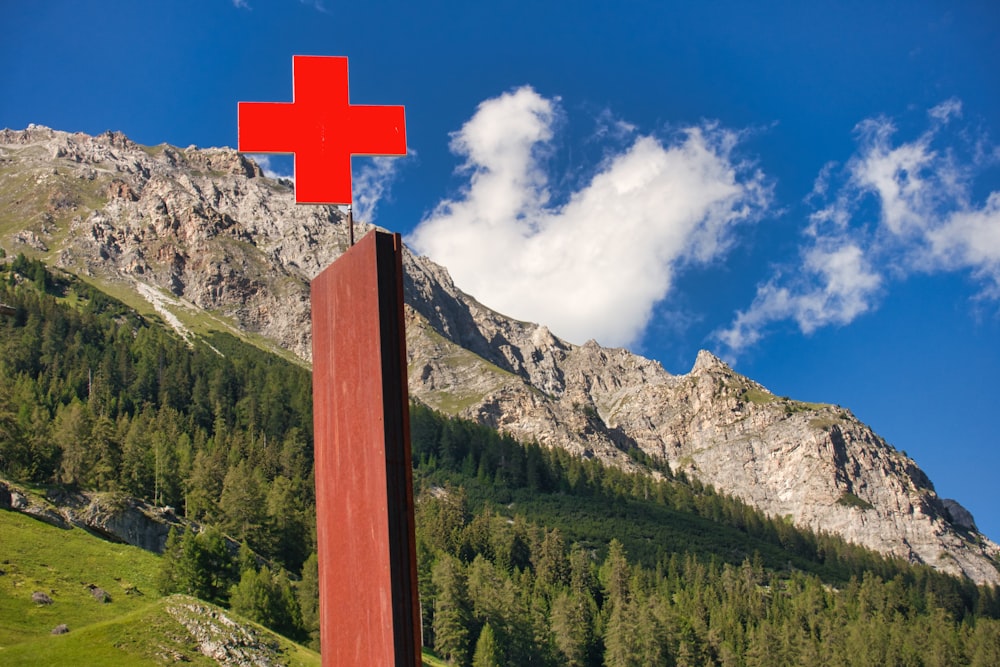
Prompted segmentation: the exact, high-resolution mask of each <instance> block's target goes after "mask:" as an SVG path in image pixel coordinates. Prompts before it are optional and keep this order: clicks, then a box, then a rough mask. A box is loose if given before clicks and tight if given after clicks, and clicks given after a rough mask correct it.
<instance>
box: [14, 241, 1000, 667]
mask: <svg viewBox="0 0 1000 667" xmlns="http://www.w3.org/2000/svg"><path fill="white" fill-rule="evenodd" d="M39 266H40V265H39V264H37V263H35V262H31V261H29V260H25V259H24V258H23V257H19V258H17V259H15V260H14V261H13V263H12V264H11V265H10V266H9V267H7V269H6V270H5V271H3V272H0V277H4V278H6V280H5V283H4V287H3V288H2V291H0V302H3V303H5V304H7V305H8V306H10V307H11V312H12V314H8V315H0V341H2V344H3V346H4V348H3V350H2V355H0V434H2V435H0V474H5V475H8V476H12V477H16V478H20V479H23V480H30V481H32V482H35V483H58V484H65V485H70V486H80V487H85V488H94V489H102V490H118V491H124V492H127V493H130V494H133V495H136V496H139V497H143V498H146V499H149V500H152V501H154V502H157V503H160V504H170V505H173V506H175V507H177V508H178V511H179V512H181V513H183V514H186V515H187V516H188V517H189V518H192V519H197V520H199V521H201V522H204V523H206V524H210V525H212V526H214V528H213V529H210V530H206V531H204V532H202V533H197V534H195V533H194V532H193V531H188V532H186V533H183V534H175V535H173V536H172V537H171V542H170V545H169V547H168V550H169V551H170V557H169V558H168V559H164V561H163V563H164V566H163V567H162V568H161V572H160V578H159V586H160V589H161V590H162V592H163V593H169V592H175V591H177V592H188V593H192V594H195V595H199V596H201V597H203V598H205V599H208V600H214V601H216V602H219V603H222V604H228V605H231V606H232V607H233V608H234V609H239V610H240V611H241V613H243V614H245V615H247V616H248V617H250V618H255V619H257V620H260V621H261V622H263V623H266V624H268V625H270V626H271V627H275V628H280V629H281V631H282V632H284V633H286V634H287V635H289V636H291V637H299V638H302V639H303V640H305V639H306V638H307V637H309V638H311V639H312V641H313V642H315V640H316V629H317V619H316V614H315V586H316V585H315V557H311V554H312V552H313V551H314V538H313V530H314V528H313V526H314V502H313V498H312V488H313V487H312V479H311V475H312V451H311V447H312V437H311V426H312V418H311V398H310V389H311V386H310V378H309V375H308V373H307V372H306V371H304V370H302V369H301V368H299V367H297V366H295V365H293V364H290V363H288V362H287V361H284V360H281V359H279V358H277V357H274V356H273V355H269V354H266V353H264V352H261V351H259V350H256V349H254V348H251V347H249V346H246V345H244V344H242V343H240V342H239V341H238V340H236V339H235V338H232V337H230V336H225V335H222V334H217V335H215V336H213V337H212V338H211V340H210V342H211V345H212V347H209V346H208V345H206V344H204V343H203V342H200V341H199V340H197V339H195V340H194V341H193V342H192V343H190V344H188V343H186V342H185V341H183V340H181V339H179V338H178V337H177V336H175V335H174V334H173V333H171V332H170V331H169V330H167V329H165V328H164V327H161V326H158V325H157V324H156V323H155V322H151V321H149V320H147V319H144V318H142V317H140V316H138V315H137V314H135V313H134V312H132V311H129V310H128V309H126V308H124V307H123V306H121V304H119V303H117V302H115V301H112V300H111V299H109V298H107V297H106V296H104V295H103V294H102V293H100V292H98V291H96V290H94V289H92V288H89V287H87V286H86V285H82V284H80V283H78V282H71V281H59V280H56V279H55V278H53V277H52V276H51V274H48V273H47V272H46V271H45V270H44V266H42V267H41V269H39ZM213 348H214V349H213ZM411 412H412V433H413V454H414V464H415V466H416V472H415V483H416V485H417V491H418V505H417V551H418V569H419V572H420V589H421V590H420V593H421V612H422V614H423V617H424V623H423V628H424V641H425V644H426V645H427V646H429V647H432V648H433V649H434V650H435V651H436V652H437V653H438V654H440V655H442V656H443V657H445V658H447V659H448V660H450V661H451V662H452V663H454V664H466V665H467V664H474V665H488V664H523V665H556V664H559V665H563V664H569V665H600V664H607V665H616V666H617V665H633V664H635V665H646V664H670V665H682V664H720V665H748V666H749V665H761V664H768V665H771V664H793V663H794V664H798V663H809V664H859V665H860V664H866V665H867V664H982V665H986V664H1000V622H998V621H997V620H996V619H997V618H1000V600H998V595H997V591H996V590H995V589H989V588H977V587H976V586H974V585H972V584H971V583H969V582H967V581H961V580H958V579H955V578H952V577H948V576H946V575H943V574H940V573H938V572H936V571H934V570H932V569H930V568H928V567H914V566H910V565H908V564H906V563H902V562H899V561H894V560H891V559H887V558H884V557H882V556H879V555H877V554H874V553H872V552H869V551H867V550H864V549H862V548H859V547H856V546H853V545H849V544H847V543H845V542H844V541H843V540H840V539H837V538H834V537H831V536H827V535H816V534H813V533H810V532H808V531H802V530H799V529H796V528H795V527H793V526H791V525H790V524H788V523H787V522H785V521H782V520H780V519H771V518H768V517H765V516H763V515H761V514H760V513H759V512H756V511H754V510H752V509H751V508H749V507H747V506H745V505H744V504H742V503H740V502H738V501H736V500H734V499H731V498H727V497H724V496H722V495H720V494H717V493H715V492H714V491H713V490H712V489H709V488H703V487H701V485H699V484H698V483H697V482H696V481H690V480H687V479H684V478H683V477H682V478H679V479H675V478H673V477H671V476H670V475H669V470H667V469H666V468H662V469H661V472H662V473H664V475H665V477H664V479H662V480H656V479H654V478H652V477H651V476H648V475H639V474H629V473H625V472H623V471H621V470H618V469H610V468H606V467H604V466H603V465H601V464H600V463H599V462H597V461H593V460H584V459H577V458H574V457H572V456H570V455H569V454H567V453H566V452H564V451H562V450H548V449H544V448H542V447H540V446H538V445H537V444H532V443H529V444H527V445H523V444H521V443H518V442H516V441H514V440H513V439H511V438H509V437H506V436H502V435H499V434H497V433H496V432H494V431H491V430H489V429H487V428H484V427H481V426H478V425H475V424H472V423H469V422H464V421H458V420H448V419H445V418H443V417H442V416H440V415H439V414H437V413H435V412H433V411H431V410H430V409H427V408H425V407H422V406H413V409H412V411H411ZM649 463H651V464H654V465H655V462H652V461H650V462H649ZM223 532H224V533H226V534H228V535H230V536H232V537H234V538H235V539H236V540H238V541H242V542H245V543H246V546H245V548H244V549H243V550H242V551H241V554H235V555H234V554H232V553H231V552H228V551H227V550H226V549H225V548H224V547H220V544H221V539H220V535H221V533H223ZM251 549H252V550H253V551H254V552H256V553H257V554H259V555H261V556H262V557H263V558H264V559H265V560H266V562H261V561H260V560H258V559H257V558H256V557H254V556H252V555H251V554H250V550H251ZM286 572H288V573H291V575H288V574H286ZM292 575H294V576H292ZM299 577H301V581H293V580H294V579H297V578H299Z"/></svg>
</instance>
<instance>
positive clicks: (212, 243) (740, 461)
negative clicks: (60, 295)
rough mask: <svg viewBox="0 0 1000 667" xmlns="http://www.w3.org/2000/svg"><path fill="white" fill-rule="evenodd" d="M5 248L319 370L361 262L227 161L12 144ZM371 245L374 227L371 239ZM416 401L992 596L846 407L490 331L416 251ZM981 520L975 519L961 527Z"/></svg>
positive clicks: (122, 147) (124, 148)
mask: <svg viewBox="0 0 1000 667" xmlns="http://www.w3.org/2000/svg"><path fill="white" fill-rule="evenodd" d="M0 211H3V214H2V217H0V246H2V247H3V248H4V249H5V250H6V251H7V252H8V254H11V253H17V252H22V251H23V252H25V253H26V254H29V255H32V256H36V257H44V258H46V259H47V260H48V261H50V262H52V263H54V264H56V265H58V266H60V267H62V268H64V269H65V270H67V271H71V272H74V273H77V274H81V275H83V276H85V277H87V279H88V280H90V281H93V282H96V283H98V284H101V285H104V286H105V287H106V288H107V289H109V291H111V292H113V293H114V294H116V295H119V296H123V297H124V298H126V299H129V300H131V302H132V303H133V304H135V305H136V306H137V307H141V308H143V309H145V310H146V311H150V310H152V309H155V310H156V312H157V313H159V314H160V316H161V317H163V318H164V320H165V321H167V322H168V323H171V324H172V326H174V327H175V328H178V329H179V330H182V331H186V330H187V329H192V330H198V328H199V327H201V328H202V329H203V330H207V329H211V328H225V327H230V328H232V330H234V331H236V332H239V333H240V334H241V335H245V336H249V337H251V338H252V339H253V340H255V341H257V342H258V343H260V344H262V345H271V346H273V348H274V349H276V350H278V351H279V352H280V353H284V354H289V353H291V354H294V355H296V356H297V357H299V358H300V359H302V360H304V361H308V358H309V353H310V346H311V345H310V343H311V341H310V338H309V337H310V326H309V281H310V280H311V279H312V278H313V277H315V276H316V275H317V274H318V273H319V271H320V270H321V269H322V268H323V267H325V266H327V265H329V264H330V263H331V262H332V261H333V260H334V259H335V258H336V257H337V256H339V255H340V254H341V253H342V252H343V251H344V250H345V249H346V247H347V243H348V241H347V230H346V227H345V224H344V222H345V221H344V217H343V215H342V214H341V213H340V212H339V210H337V209H336V208H334V207H325V206H296V205H295V203H294V197H293V193H292V190H291V187H290V186H289V184H288V183H287V182H283V181H277V180H273V179H270V178H267V177H265V176H264V175H263V174H262V172H261V170H260V168H259V167H258V166H257V165H256V164H254V163H253V162H252V161H251V160H249V159H248V158H246V157H245V156H241V155H239V154H238V153H236V152H235V151H232V150H231V149H226V148H211V149H198V148H194V147H189V148H186V149H179V148H176V147H172V146H167V145H161V146H153V147H146V146H139V145H137V144H135V143H133V142H131V141H130V140H128V139H127V138H126V137H124V136H123V135H120V134H118V133H106V134H103V135H99V136H97V137H89V136H86V135H82V134H68V133H65V132H58V131H55V130H51V129H49V128H43V127H39V126H32V127H29V128H27V129H25V130H20V131H14V130H3V131H2V132H0ZM359 231H360V233H361V234H363V233H364V232H365V231H366V227H365V226H364V225H362V226H361V229H360V230H359ZM403 267H404V274H405V275H404V293H405V299H406V318H407V331H406V333H407V356H408V374H409V381H410V395H411V397H412V398H413V399H414V400H417V401H421V402H423V403H425V404H427V405H429V406H431V407H434V408H436V409H438V410H441V411H443V412H445V413H447V414H451V415H456V416H461V417H464V418H467V419H472V420H475V421H477V422H480V423H483V424H487V425H490V426H492V427H495V428H498V429H501V430H503V431H505V432H508V433H511V434H512V435H514V436H516V437H518V438H520V439H522V440H525V441H537V442H539V443H541V444H542V445H544V446H549V447H561V448H564V449H567V450H569V451H570V452H573V453H575V454H577V455H580V456H585V457H593V458H598V459H600V460H602V461H604V462H606V463H607V464H609V465H618V466H621V467H624V468H627V469H632V470H637V471H639V470H642V468H641V466H639V464H637V463H636V462H635V457H633V456H630V455H629V452H631V451H633V450H641V451H642V452H643V453H645V454H646V455H648V456H650V457H653V458H655V459H659V460H661V461H663V462H664V463H666V464H668V465H669V466H670V468H671V469H672V470H674V471H675V472H677V471H684V472H685V473H686V474H688V475H691V476H694V477H697V478H698V479H700V480H701V481H702V482H704V483H706V484H711V485H712V486H713V487H715V488H716V489H718V490H719V491H721V492H724V493H727V494H730V495H733V496H736V497H739V498H741V499H742V500H744V501H745V502H747V503H749V504H751V505H753V506H755V507H757V508H759V509H761V510H762V511H764V512H766V513H768V514H770V515H772V516H779V517H787V518H788V519H790V520H792V521H794V522H795V523H797V524H799V525H802V526H808V527H811V528H813V529H816V530H823V531H829V532H833V533H837V534H839V535H842V536H843V537H845V538H847V539H849V540H852V541H854V542H856V543H858V544H862V545H865V546H868V547H870V548H873V549H877V550H879V551H881V552H883V553H887V554H894V555H897V556H900V557H903V558H907V559H910V560H913V561H916V562H924V563H928V564H930V565H932V566H934V567H936V568H939V569H942V570H945V571H948V572H952V573H955V574H959V575H965V576H968V577H970V578H971V579H973V580H975V581H977V582H986V583H995V584H1000V570H998V565H997V563H998V562H1000V547H998V546H997V545H996V544H994V543H993V542H991V541H989V540H987V539H986V538H985V537H983V536H982V535H980V534H979V533H978V532H977V531H976V530H975V527H974V526H975V524H974V522H973V521H972V519H971V516H966V515H965V514H963V513H962V512H961V511H960V510H959V508H960V506H959V505H957V503H956V504H954V505H953V504H950V503H947V502H945V501H942V500H941V499H939V498H938V497H937V495H936V493H935V492H934V489H933V486H932V485H931V484H930V480H928V479H927V477H926V475H924V473H923V472H922V471H921V470H920V469H919V467H918V466H917V465H916V463H915V462H914V461H913V460H912V459H910V458H908V457H907V456H906V455H905V454H903V453H901V452H899V451H897V450H896V449H894V448H893V447H891V446H890V445H889V444H888V443H886V442H885V441H884V440H883V439H882V438H880V437H879V436H878V435H877V434H875V433H874V432H873V431H872V430H871V429H870V428H868V427H867V426H865V425H864V424H862V423H861V422H859V421H858V420H857V419H856V418H855V417H854V416H853V415H852V414H851V413H850V412H849V411H847V410H845V409H842V408H840V407H837V406H833V405H825V404H818V403H804V402H801V401H795V400H792V399H789V398H783V397H778V396H775V395H774V394H772V393H770V392H769V391H768V390H767V389H765V388H764V387H763V386H761V385H760V384H758V383H756V382H754V381H753V380H751V379H750V378H747V377H744V376H742V375H740V374H739V373H736V372H735V371H734V370H733V369H731V368H730V367H729V366H728V365H726V364H725V363H724V362H723V361H721V360H720V359H719V358H718V357H716V356H715V355H713V354H711V353H710V352H708V351H702V352H700V353H699V354H698V357H697V359H696V360H695V363H694V365H693V367H692V369H691V371H690V372H689V373H687V374H685V375H676V376H675V375H671V374H670V373H668V372H667V371H666V370H664V369H663V367H662V366H661V365H660V364H659V363H658V362H656V361H653V360H650V359H645V358H643V357H641V356H638V355H635V354H632V353H631V352H629V351H627V350H623V349H614V348H604V347H601V346H600V345H598V344H597V343H595V342H593V341H591V342H588V343H586V344H584V345H581V346H576V345H572V344H570V343H568V342H566V341H563V340H560V339H559V338H558V337H556V336H554V335H553V334H552V333H551V332H550V331H549V330H548V329H547V328H546V327H545V326H542V325H540V324H534V323H530V322H520V321H516V320H513V319H511V318H508V317H505V316H504V315H502V314H500V313H497V312H495V311H493V310H492V309H490V308H488V307H486V306H485V305H483V304H481V303H479V302H478V301H477V300H476V299H475V298H473V297H472V296H470V295H467V294H464V293H463V292H461V290H459V289H458V288H457V287H456V286H455V285H454V283H453V282H452V280H451V278H450V277H449V276H448V273H447V271H446V270H445V269H444V268H443V267H441V266H438V265H436V264H434V263H433V262H431V261H429V260H427V259H426V258H422V257H418V256H415V255H413V254H412V253H410V252H409V251H408V250H407V251H404V256H403ZM966 514H967V513H966Z"/></svg>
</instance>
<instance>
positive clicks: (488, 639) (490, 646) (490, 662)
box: [472, 623, 504, 667]
mask: <svg viewBox="0 0 1000 667" xmlns="http://www.w3.org/2000/svg"><path fill="white" fill-rule="evenodd" d="M502 659H503V655H502V653H501V651H500V645H499V644H498V643H497V639H496V636H495V635H494V634H493V627H492V626H491V625H490V624H489V623H487V624H486V625H484V626H483V629H482V630H481V631H480V632H479V639H477V640H476V651H475V653H474V654H473V656H472V667H501V666H502V665H503V664H504V663H503V661H502Z"/></svg>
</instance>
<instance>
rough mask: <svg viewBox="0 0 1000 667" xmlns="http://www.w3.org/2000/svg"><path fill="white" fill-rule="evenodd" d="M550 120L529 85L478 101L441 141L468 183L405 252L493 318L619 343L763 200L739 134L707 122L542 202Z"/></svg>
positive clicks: (609, 163) (637, 147)
mask: <svg viewBox="0 0 1000 667" xmlns="http://www.w3.org/2000/svg"><path fill="white" fill-rule="evenodd" d="M559 113H560V111H559V108H558V100H552V99H547V98H544V97H542V96H541V95H539V94H538V93H536V92H535V91H534V90H533V89H532V88H530V87H527V86H525V87H522V88H519V89H517V90H515V91H513V92H509V93H505V94H503V95H501V96H500V97H497V98H493V99H490V100H486V101H485V102H483V103H482V104H480V105H479V108H478V109H477V111H476V113H475V115H474V116H473V117H472V118H471V119H470V120H469V121H468V122H467V123H466V124H465V125H464V126H463V127H462V129H461V130H459V131H458V132H456V133H455V134H454V135H453V137H452V142H451V147H452V150H453V151H454V152H455V153H456V154H458V155H460V156H462V157H464V158H465V164H464V165H463V166H462V167H461V169H460V173H463V174H467V175H468V177H469V181H468V183H467V185H466V186H465V187H464V188H463V190H462V192H461V196H459V197H458V198H456V199H449V200H444V201H442V202H441V203H440V204H439V205H438V206H437V207H436V208H435V210H434V211H433V212H432V213H430V214H429V215H428V216H427V217H426V218H425V219H424V220H423V221H422V222H421V223H420V225H419V226H418V227H417V228H416V229H415V230H414V231H413V233H412V235H411V236H410V237H409V238H408V239H407V241H408V243H409V244H410V245H411V246H412V247H413V248H414V249H416V250H417V251H418V252H420V253H423V254H426V255H428V256H429V257H431V258H432V259H434V260H435V261H437V262H439V263H441V264H443V265H444V266H446V267H448V269H449V271H450V272H451V273H452V275H453V277H454V278H455V281H456V283H457V284H458V285H459V286H460V287H461V288H462V289H464V290H465V291H467V292H469V293H471V294H473V295H474V296H476V297H477V298H478V299H480V300H481V301H483V302H484V303H485V304H487V305H489V306H490V307H492V308H495V309H497V310H499V311H502V312H504V313H506V314H508V315H511V316H514V317H517V318H520V319H525V320H530V321H535V322H541V323H544V324H546V325H548V326H549V327H550V328H551V329H552V330H553V332H555V333H556V334H557V335H560V336H562V337H565V338H567V339H569V340H571V341H573V342H583V341H585V340H587V339H589V338H594V339H597V340H598V341H600V342H601V343H603V344H606V345H628V344H630V343H633V342H635V341H636V340H637V339H638V337H639V336H640V335H641V334H642V332H643V330H644V328H645V326H646V324H647V323H648V321H649V318H650V315H651V313H652V309H653V306H654V304H656V303H657V302H658V301H660V300H661V299H662V298H663V297H664V296H665V295H666V294H667V293H668V291H669V289H670V287H671V282H672V279H673V276H674V274H675V272H676V270H677V269H678V267H679V266H681V265H682V264H684V263H685V262H708V261H711V260H713V259H716V258H718V257H719V256H720V255H721V254H722V253H723V252H724V251H725V250H726V249H727V248H728V247H729V245H730V232H731V229H732V227H733V226H734V225H735V224H737V223H739V222H741V221H745V220H748V219H752V218H754V217H755V216H757V215H758V214H759V213H760V211H761V210H763V208H764V207H765V206H766V205H767V203H768V200H769V197H770V190H769V188H768V187H767V186H766V185H765V184H764V179H763V177H762V175H761V174H759V173H756V172H752V171H751V170H750V169H749V168H747V166H746V165H742V164H739V163H737V162H735V161H734V159H733V157H732V151H733V149H734V147H735V144H736V140H737V136H736V134H734V133H733V132H728V131H725V130H722V129H719V128H717V127H715V126H710V125H709V126H703V127H692V128H688V129H686V130H685V131H684V132H682V133H681V134H680V136H678V137H677V138H676V139H675V140H674V141H672V142H670V143H669V144H666V145H665V144H664V143H662V142H661V141H660V140H658V139H656V138H654V137H652V136H639V137H638V138H636V139H635V140H634V141H633V142H632V143H631V145H630V146H629V147H628V148H626V149H625V150H623V151H621V152H618V153H617V154H614V155H612V156H610V157H609V158H608V159H607V160H606V161H605V163H604V164H602V165H601V166H600V169H599V170H598V172H597V173H596V174H595V175H594V176H593V178H592V179H591V180H590V181H589V183H587V184H586V185H585V186H583V187H582V188H581V189H580V190H578V191H577V192H574V193H572V194H571V195H570V196H569V197H568V199H566V200H565V204H562V205H560V206H554V205H551V204H550V192H549V189H548V188H549V180H548V176H547V173H546V171H545V169H544V158H545V156H546V155H547V153H548V152H549V151H551V149H552V147H551V142H552V139H553V134H554V133H553V126H554V124H555V122H556V119H557V117H558V115H559ZM616 126H617V127H619V128H621V129H623V130H629V129H631V128H629V127H628V126H627V124H622V123H616Z"/></svg>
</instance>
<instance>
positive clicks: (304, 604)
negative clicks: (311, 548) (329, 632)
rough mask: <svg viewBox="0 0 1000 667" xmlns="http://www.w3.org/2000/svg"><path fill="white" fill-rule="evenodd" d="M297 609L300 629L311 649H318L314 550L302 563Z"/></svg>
mask: <svg viewBox="0 0 1000 667" xmlns="http://www.w3.org/2000/svg"><path fill="white" fill-rule="evenodd" d="M297 594H298V599H299V610H300V613H301V615H302V631H303V632H304V633H305V636H306V637H307V638H308V645H309V647H310V648H312V649H313V650H316V651H319V650H320V641H319V640H320V637H319V559H318V558H317V557H316V552H313V553H311V554H309V557H308V558H306V562H305V563H303V564H302V578H301V580H300V581H299V587H298V591H297Z"/></svg>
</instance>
